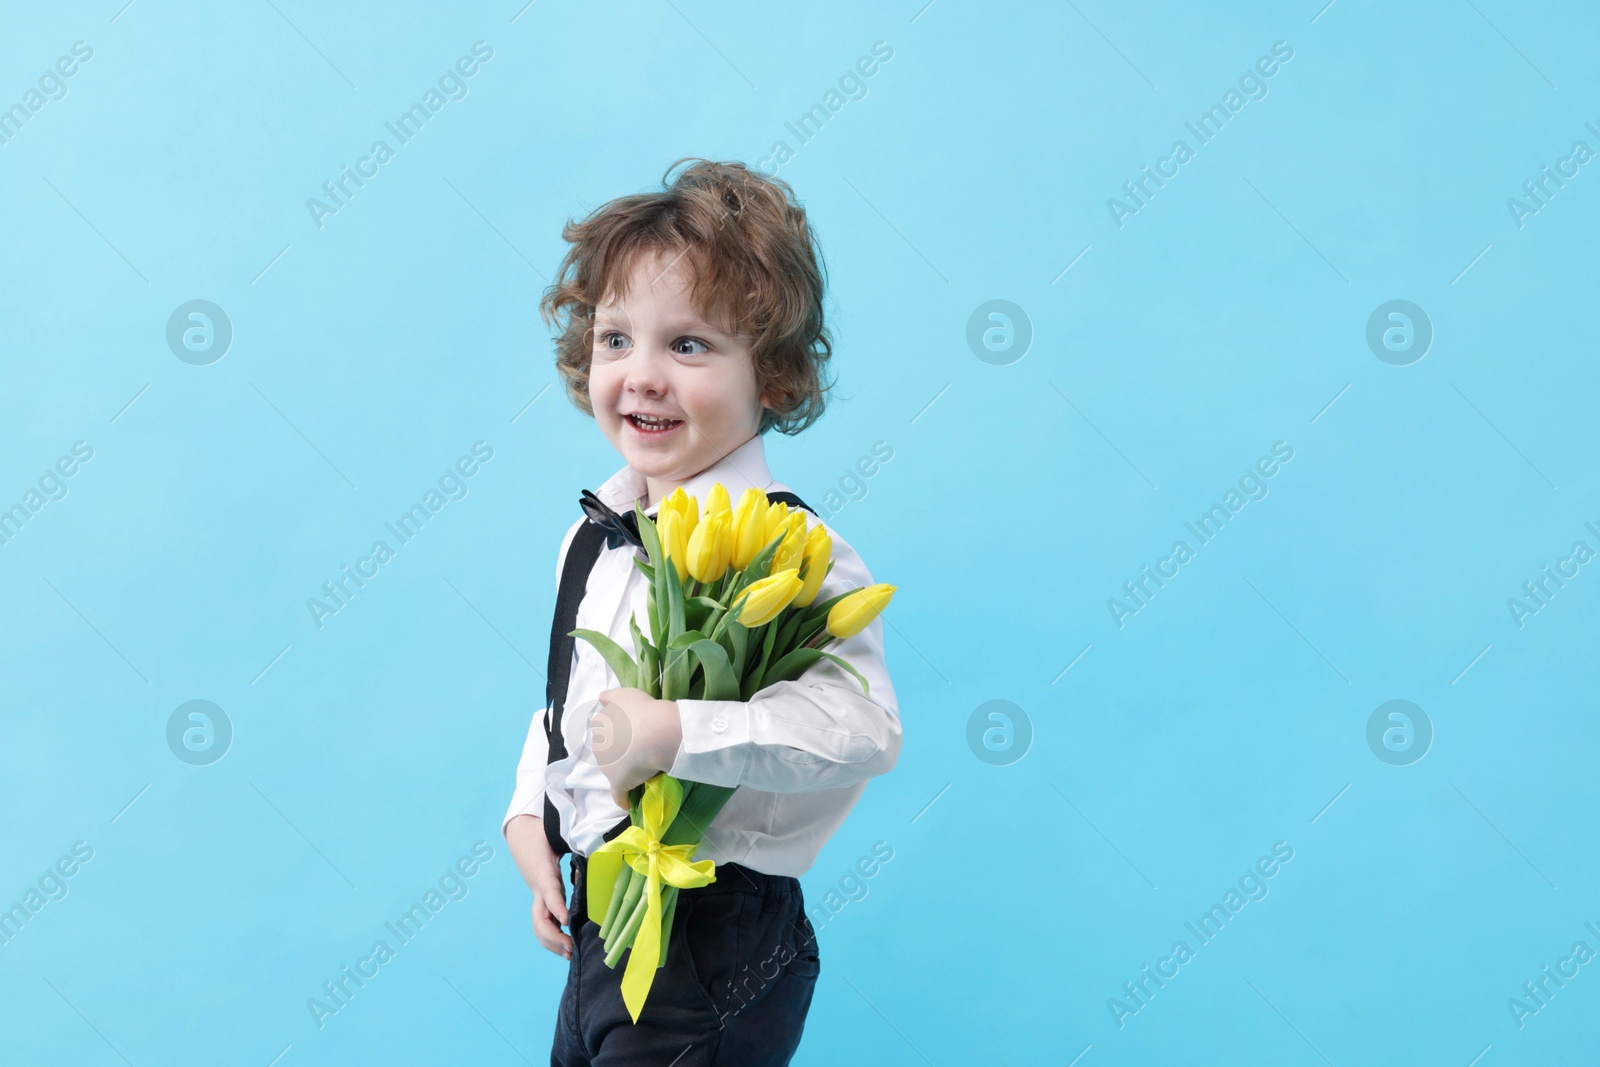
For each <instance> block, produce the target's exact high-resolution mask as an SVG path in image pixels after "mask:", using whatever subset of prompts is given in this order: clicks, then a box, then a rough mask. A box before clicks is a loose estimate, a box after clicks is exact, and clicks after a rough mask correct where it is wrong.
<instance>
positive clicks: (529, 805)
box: [500, 708, 550, 844]
mask: <svg viewBox="0 0 1600 1067" xmlns="http://www.w3.org/2000/svg"><path fill="white" fill-rule="evenodd" d="M548 711H549V709H548V708H540V709H539V712H538V714H536V715H534V717H533V721H532V722H531V723H529V724H528V738H527V740H526V741H524V742H523V744H522V758H521V759H520V760H518V761H517V786H516V789H515V790H513V791H512V793H511V806H510V807H508V808H507V809H506V816H505V818H504V819H502V820H501V822H500V832H501V834H503V835H505V837H506V843H507V844H510V843H511V837H510V835H509V834H507V833H506V828H507V827H509V826H510V825H511V820H512V819H515V818H516V817H517V816H518V815H532V816H533V817H534V818H541V817H542V816H543V815H544V766H545V761H546V759H548V757H549V746H550V741H549V739H548V738H547V737H545V714H546V712H548Z"/></svg>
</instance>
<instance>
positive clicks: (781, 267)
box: [539, 157, 833, 435]
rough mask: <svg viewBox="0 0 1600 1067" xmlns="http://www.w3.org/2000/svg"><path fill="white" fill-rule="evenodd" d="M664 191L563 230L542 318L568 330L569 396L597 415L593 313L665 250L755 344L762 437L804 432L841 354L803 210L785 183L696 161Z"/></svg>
mask: <svg viewBox="0 0 1600 1067" xmlns="http://www.w3.org/2000/svg"><path fill="white" fill-rule="evenodd" d="M683 163H688V164H690V165H689V166H688V167H687V168H686V169H685V170H684V171H683V172H682V173H680V174H679V175H677V177H676V178H674V177H673V174H672V172H673V171H674V170H675V169H677V167H678V166H679V165H681V164H683ZM661 184H662V190H663V191H662V192H659V193H657V192H651V193H640V194H637V195H634V196H623V197H618V198H617V199H615V200H611V201H609V202H607V203H605V204H602V205H601V206H600V207H598V208H596V209H595V210H594V211H592V212H590V214H589V215H588V217H586V218H585V219H583V220H582V221H581V222H578V221H573V220H572V219H568V220H567V223H566V225H565V226H563V227H562V230H561V237H562V240H564V241H566V242H567V243H568V244H569V245H570V246H571V247H569V248H568V249H567V253H566V255H565V256H564V257H563V258H562V260H561V267H560V269H559V270H558V271H557V272H556V280H555V281H554V282H553V283H551V285H550V286H549V287H548V288H546V289H545V291H544V295H543V296H542V298H541V299H540V301H539V313H540V316H541V317H542V318H543V319H544V322H545V325H546V326H554V325H558V324H559V326H560V331H561V332H560V334H559V336H557V338H556V342H555V349H556V370H557V371H558V372H559V373H560V375H561V378H562V382H563V384H564V385H565V386H566V391H567V398H568V399H569V400H571V401H572V403H573V404H575V405H576V406H577V407H578V408H579V409H580V410H581V411H583V413H584V414H586V415H589V416H591V417H592V416H593V415H594V407H593V405H592V404H591V402H590V399H589V364H590V359H591V358H592V356H593V346H594V315H595V305H596V304H599V303H602V302H603V301H604V300H605V298H606V297H608V296H611V295H613V294H617V293H620V292H621V291H622V288H621V287H622V286H623V285H624V284H625V283H626V280H627V277H628V272H629V271H630V270H631V269H632V266H633V263H634V261H635V258H636V257H637V256H639V255H641V254H647V253H651V252H661V253H663V254H665V255H666V256H667V257H668V258H673V259H675V258H677V257H679V256H683V257H685V258H686V259H687V260H688V262H689V263H690V264H691V270H690V274H691V277H692V283H691V286H690V298H691V299H692V300H693V301H694V303H695V305H696V308H697V310H698V312H699V313H700V314H701V315H702V316H705V317H706V318H708V319H709V320H710V321H712V322H715V323H719V324H723V325H725V326H727V327H729V328H730V329H731V332H733V333H735V334H737V335H740V336H742V337H744V338H747V339H750V341H751V356H752V359H753V361H754V364H755V372H756V381H757V383H758V385H759V388H760V390H761V391H768V392H769V399H771V400H772V402H773V405H774V406H773V407H772V408H764V409H763V410H762V412H761V427H760V432H761V433H763V434H764V433H766V432H767V431H768V430H769V429H774V428H775V429H777V430H778V431H779V432H780V433H783V434H789V435H793V434H797V433H799V432H800V431H801V430H804V429H805V428H806V427H808V426H810V425H811V424H812V423H813V422H815V421H816V420H817V419H818V418H820V417H821V416H822V412H823V409H824V407H825V404H826V395H827V392H828V390H829V389H830V388H831V387H832V383H827V382H824V381H823V378H822V373H823V368H824V365H825V364H826V363H827V362H828V360H829V358H830V357H831V356H832V353H833V343H832V338H831V336H830V334H829V331H828V328H827V326H825V325H824V323H823V321H822V299H823V292H824V288H825V286H826V284H827V276H826V272H825V267H824V266H823V264H822V259H821V255H820V252H819V251H818V250H817V248H816V241H815V238H814V236H813V234H812V231H811V226H810V224H809V223H808V222H807V221H806V213H805V209H804V208H802V207H800V205H799V204H798V203H797V202H796V201H795V200H794V191H793V190H792V189H791V188H790V187H789V185H788V184H787V183H786V182H783V181H781V180H779V179H777V178H768V177H766V176H764V175H762V174H760V173H759V172H756V171H752V170H750V169H749V168H748V167H746V166H745V165H744V164H743V163H713V162H711V161H710V160H705V159H694V158H687V157H686V158H684V159H679V160H677V161H676V162H674V163H673V164H672V165H671V166H670V167H668V168H667V171H666V175H665V176H664V177H663V178H662V183H661Z"/></svg>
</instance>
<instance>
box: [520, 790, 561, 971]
mask: <svg viewBox="0 0 1600 1067" xmlns="http://www.w3.org/2000/svg"><path fill="white" fill-rule="evenodd" d="M506 844H507V845H508V846H510V848H511V858H512V859H514V860H515V861H516V863H517V869H518V870H520V871H521V872H522V877H523V880H524V881H526V882H527V883H528V888H530V889H532V890H533V936H534V937H536V938H538V939H539V944H541V945H543V946H544V947H545V948H547V949H549V950H550V951H551V952H554V953H555V954H556V955H557V956H560V957H561V958H562V959H566V960H570V959H571V958H572V938H570V937H568V936H567V935H566V934H564V933H562V932H561V927H562V926H563V925H564V924H566V923H568V922H570V921H571V917H570V916H569V915H568V914H567V894H566V891H565V888H566V887H565V885H564V884H563V882H562V880H561V861H560V860H559V859H557V858H556V854H555V853H554V852H553V851H551V849H550V841H549V839H548V838H546V837H545V835H544V821H543V820H542V819H540V818H538V817H537V816H533V815H518V816H517V817H516V818H514V819H512V820H511V822H510V823H508V824H507V826H506Z"/></svg>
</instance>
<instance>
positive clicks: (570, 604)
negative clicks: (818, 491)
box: [544, 492, 816, 859]
mask: <svg viewBox="0 0 1600 1067" xmlns="http://www.w3.org/2000/svg"><path fill="white" fill-rule="evenodd" d="M767 500H768V501H770V502H771V503H774V504H778V503H783V504H788V505H789V506H790V507H791V508H795V507H801V508H805V509H806V510H807V511H809V512H811V513H812V514H813V515H815V514H816V511H815V509H813V508H812V507H810V506H809V505H808V504H806V502H805V501H803V500H801V499H800V498H799V497H797V496H795V495H794V494H793V493H788V492H775V493H768V494H767ZM605 543H606V531H605V530H604V529H603V528H601V527H600V526H598V525H597V524H595V523H593V522H585V523H584V524H583V525H582V526H580V527H578V532H577V533H576V534H574V535H573V537H572V543H571V544H570V545H568V546H567V561H566V563H565V564H564V565H563V567H562V570H561V583H560V585H559V586H558V587H557V589H556V609H555V615H554V617H553V618H552V620H551V623H550V661H549V665H548V668H547V670H546V671H545V677H546V679H547V680H546V683H545V692H544V696H545V705H546V707H548V708H549V709H550V710H549V724H548V725H547V726H546V727H545V738H546V740H547V742H548V748H549V758H548V760H547V761H546V762H547V764H549V763H554V762H555V761H556V760H559V759H565V758H566V755H567V742H566V738H565V737H563V736H562V734H561V712H562V710H563V709H564V708H565V707H566V703H567V686H568V684H569V683H570V682H571V680H572V650H573V644H574V642H576V640H577V639H576V638H575V637H573V636H572V634H571V631H572V630H573V629H574V628H575V627H576V626H577V625H578V605H579V604H580V603H582V601H583V594H584V591H585V590H586V589H587V588H588V585H589V572H590V571H592V570H593V569H594V565H595V561H596V560H598V559H599V558H600V549H601V548H602V547H603V546H604V545H605ZM623 547H625V548H626V547H627V546H626V545H624V546H623ZM629 821H630V820H629V816H627V815H624V816H623V817H622V819H621V821H620V822H618V823H617V824H616V825H615V826H613V827H612V828H611V829H609V830H607V831H606V833H605V839H606V840H607V841H610V840H611V839H612V838H614V837H616V836H617V835H618V834H620V833H622V831H624V830H626V829H627V828H628V824H629ZM544 833H545V838H546V839H547V840H548V841H549V842H550V848H551V850H552V851H553V852H555V854H556V858H557V859H559V858H560V857H561V856H562V855H564V854H565V853H568V852H571V851H572V847H571V846H570V845H568V844H567V842H566V840H565V839H564V838H563V837H562V836H561V815H560V813H559V812H557V811H556V806H555V805H554V804H553V803H551V801H550V797H549V795H548V794H546V796H545V799H544Z"/></svg>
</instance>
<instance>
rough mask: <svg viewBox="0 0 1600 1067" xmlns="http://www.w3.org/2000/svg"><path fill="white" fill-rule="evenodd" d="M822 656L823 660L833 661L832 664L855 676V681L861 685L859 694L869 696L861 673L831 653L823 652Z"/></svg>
mask: <svg viewBox="0 0 1600 1067" xmlns="http://www.w3.org/2000/svg"><path fill="white" fill-rule="evenodd" d="M822 655H823V658H824V659H831V660H833V662H835V663H837V664H838V665H839V666H841V667H843V668H844V669H845V670H847V671H849V672H850V673H851V674H853V675H855V676H856V681H858V682H860V683H861V694H862V695H863V696H867V695H870V694H869V693H868V690H867V680H866V679H865V678H863V677H861V672H860V671H858V670H856V669H855V668H854V667H852V666H850V664H849V663H847V662H846V661H845V660H842V659H840V658H839V657H838V656H835V655H834V654H833V653H832V652H824V653H822Z"/></svg>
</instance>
